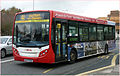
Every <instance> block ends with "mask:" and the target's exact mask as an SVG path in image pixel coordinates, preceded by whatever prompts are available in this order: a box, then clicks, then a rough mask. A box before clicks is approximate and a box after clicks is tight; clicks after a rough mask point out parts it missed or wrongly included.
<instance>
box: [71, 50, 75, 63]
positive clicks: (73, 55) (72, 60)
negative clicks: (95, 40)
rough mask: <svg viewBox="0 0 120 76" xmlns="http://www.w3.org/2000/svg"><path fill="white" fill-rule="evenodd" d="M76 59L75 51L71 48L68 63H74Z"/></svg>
mask: <svg viewBox="0 0 120 76" xmlns="http://www.w3.org/2000/svg"><path fill="white" fill-rule="evenodd" d="M75 61H76V52H75V51H74V50H71V52H70V63H74V62H75Z"/></svg>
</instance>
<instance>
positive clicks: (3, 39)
mask: <svg viewBox="0 0 120 76" xmlns="http://www.w3.org/2000/svg"><path fill="white" fill-rule="evenodd" d="M0 50H1V58H4V57H5V56H6V55H7V54H12V53H13V52H12V36H0Z"/></svg>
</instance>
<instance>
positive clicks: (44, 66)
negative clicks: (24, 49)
mask: <svg viewBox="0 0 120 76" xmlns="http://www.w3.org/2000/svg"><path fill="white" fill-rule="evenodd" d="M109 54H111V52H110V53H108V54H107V55H109ZM103 55H105V54H99V55H94V56H91V57H86V58H81V59H78V60H76V62H75V63H73V64H70V63H69V62H61V63H55V64H45V63H28V62H22V63H17V64H16V65H19V66H22V67H29V68H30V67H31V68H42V69H49V68H58V67H64V66H66V65H75V64H76V63H79V62H84V61H88V60H90V59H93V58H97V57H98V56H103Z"/></svg>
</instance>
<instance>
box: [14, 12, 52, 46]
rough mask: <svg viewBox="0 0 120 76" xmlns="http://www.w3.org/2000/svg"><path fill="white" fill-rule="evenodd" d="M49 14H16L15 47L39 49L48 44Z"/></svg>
mask: <svg viewBox="0 0 120 76" xmlns="http://www.w3.org/2000/svg"><path fill="white" fill-rule="evenodd" d="M49 19H50V16H49V12H28V13H22V14H18V15H17V16H16V19H15V26H14V41H13V43H15V44H16V46H33V47H35V46H36V47H41V46H45V45H48V44H49Z"/></svg>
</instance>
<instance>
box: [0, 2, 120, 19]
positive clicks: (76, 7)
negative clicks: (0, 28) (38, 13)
mask: <svg viewBox="0 0 120 76" xmlns="http://www.w3.org/2000/svg"><path fill="white" fill-rule="evenodd" d="M33 1H34V10H55V11H62V12H67V13H72V14H77V15H81V16H87V17H92V18H97V17H106V16H107V15H108V14H109V13H110V11H111V10H120V2H119V0H0V7H1V9H8V8H11V7H12V6H15V7H17V8H20V9H21V10H22V11H31V10H33Z"/></svg>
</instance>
